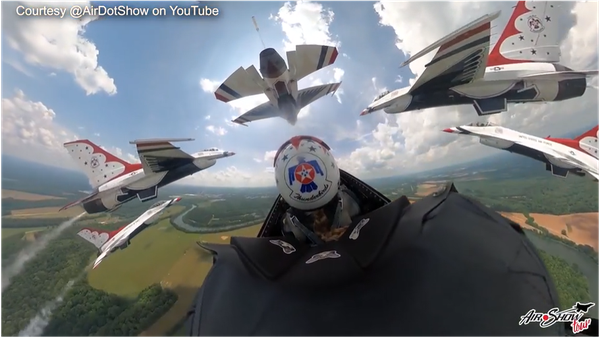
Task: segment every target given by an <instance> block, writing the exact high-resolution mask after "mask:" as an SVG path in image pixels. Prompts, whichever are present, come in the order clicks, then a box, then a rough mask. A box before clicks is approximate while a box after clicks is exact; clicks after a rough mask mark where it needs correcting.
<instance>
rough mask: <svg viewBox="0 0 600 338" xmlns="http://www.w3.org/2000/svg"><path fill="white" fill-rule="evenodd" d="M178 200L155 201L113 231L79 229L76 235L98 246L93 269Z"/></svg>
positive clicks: (124, 245) (177, 198)
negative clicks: (140, 213) (134, 217)
mask: <svg viewBox="0 0 600 338" xmlns="http://www.w3.org/2000/svg"><path fill="white" fill-rule="evenodd" d="M180 200H181V198H180V197H176V198H173V199H170V200H166V201H160V202H157V203H155V204H154V205H152V206H151V207H150V208H149V209H148V210H147V211H146V212H144V213H143V214H142V215H141V216H140V217H138V218H137V219H135V220H134V221H133V222H131V223H129V224H127V225H125V226H123V227H121V228H120V229H118V230H115V231H104V230H96V229H91V228H83V229H81V230H80V231H79V232H78V233H77V235H78V236H79V237H81V238H83V239H85V240H86V241H88V242H90V243H92V244H93V245H94V246H95V247H96V248H98V258H96V261H95V262H94V266H93V269H95V268H96V267H97V266H98V264H100V263H101V262H102V261H103V260H104V259H105V258H106V257H108V255H110V254H111V253H113V252H115V251H116V250H117V249H125V248H126V247H127V246H128V245H129V244H130V241H131V239H132V238H133V237H135V236H136V235H137V234H139V233H140V232H141V231H142V230H144V229H145V228H146V227H147V226H149V225H151V224H153V223H154V222H156V221H157V220H158V218H159V217H160V215H162V213H163V212H164V211H165V209H166V208H168V207H170V206H171V205H173V204H174V203H177V202H179V201H180Z"/></svg>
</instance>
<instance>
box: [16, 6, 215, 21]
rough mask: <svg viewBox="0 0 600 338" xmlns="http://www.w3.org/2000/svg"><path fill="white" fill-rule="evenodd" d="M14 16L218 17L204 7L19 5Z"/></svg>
mask: <svg viewBox="0 0 600 338" xmlns="http://www.w3.org/2000/svg"><path fill="white" fill-rule="evenodd" d="M16 14H17V16H20V17H55V18H60V19H63V18H73V19H81V18H84V17H87V16H91V17H111V16H113V17H144V16H153V17H161V16H165V17H166V16H179V17H206V16H219V14H220V12H219V9H218V8H216V7H210V6H206V5H204V6H203V5H191V6H189V7H181V6H178V5H169V6H165V7H154V8H150V7H135V6H130V5H115V6H105V5H99V6H92V5H71V6H52V5H45V6H25V5H19V6H17V8H16Z"/></svg>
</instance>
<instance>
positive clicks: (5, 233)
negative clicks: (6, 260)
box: [2, 227, 46, 239]
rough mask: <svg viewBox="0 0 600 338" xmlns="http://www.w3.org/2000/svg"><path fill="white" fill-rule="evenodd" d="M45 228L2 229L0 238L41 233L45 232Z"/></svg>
mask: <svg viewBox="0 0 600 338" xmlns="http://www.w3.org/2000/svg"><path fill="white" fill-rule="evenodd" d="M45 229H46V227H36V228H2V238H3V239H4V238H7V237H10V236H13V235H16V234H22V235H25V233H26V232H29V231H41V230H45Z"/></svg>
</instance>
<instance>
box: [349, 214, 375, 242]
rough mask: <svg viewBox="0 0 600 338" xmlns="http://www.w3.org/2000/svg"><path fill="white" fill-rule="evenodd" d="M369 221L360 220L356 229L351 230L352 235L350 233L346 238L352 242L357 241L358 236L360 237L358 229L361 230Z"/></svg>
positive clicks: (368, 219) (366, 219)
mask: <svg viewBox="0 0 600 338" xmlns="http://www.w3.org/2000/svg"><path fill="white" fill-rule="evenodd" d="M370 220H371V219H370V218H363V219H361V220H360V222H358V224H357V225H356V227H354V230H352V233H350V236H348V238H350V239H351V240H353V241H355V240H357V239H358V236H360V229H362V228H363V227H364V226H365V225H366V224H367V223H369V221H370Z"/></svg>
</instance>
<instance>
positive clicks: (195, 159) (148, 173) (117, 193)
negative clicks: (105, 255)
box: [60, 138, 235, 214]
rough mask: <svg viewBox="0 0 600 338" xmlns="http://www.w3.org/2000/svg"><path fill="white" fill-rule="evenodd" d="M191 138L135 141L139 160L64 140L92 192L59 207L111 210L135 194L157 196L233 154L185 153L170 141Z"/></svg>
mask: <svg viewBox="0 0 600 338" xmlns="http://www.w3.org/2000/svg"><path fill="white" fill-rule="evenodd" d="M193 140H194V139H191V138H188V139H147V140H135V141H131V142H129V143H130V144H135V145H136V148H137V152H138V155H139V157H140V160H141V163H135V164H132V163H129V162H127V161H125V160H122V159H120V158H118V157H116V156H114V155H113V154H111V153H109V152H108V151H106V150H104V149H102V148H100V147H99V146H97V145H96V144H94V143H92V142H91V141H90V140H77V141H72V142H67V143H65V144H64V147H65V148H66V149H67V151H68V152H69V155H71V157H72V158H73V159H74V160H75V161H76V162H77V164H78V165H79V167H80V168H81V169H82V170H83V171H84V172H85V174H86V175H87V177H88V179H89V181H90V184H91V185H92V187H93V188H94V191H93V192H92V193H91V194H90V195H88V196H86V197H83V198H81V199H79V200H77V201H74V202H71V203H69V204H67V205H66V206H64V207H63V208H62V209H60V210H65V209H68V208H71V207H73V206H76V205H80V204H81V205H82V207H83V209H84V210H85V211H86V212H87V213H88V214H95V213H99V212H104V211H109V212H110V211H114V210H115V209H116V208H118V207H120V206H121V205H122V204H123V203H126V202H128V201H130V200H132V199H134V198H135V197H136V196H137V197H138V199H139V200H140V201H142V202H146V201H149V200H152V199H155V198H156V197H158V188H160V187H162V186H165V185H167V184H170V183H173V182H175V181H177V180H180V179H182V178H184V177H186V176H189V175H193V174H195V173H197V172H198V171H201V170H204V169H206V168H210V167H212V166H213V165H215V163H217V160H218V159H220V158H224V157H230V156H233V155H235V153H234V152H231V151H224V150H220V149H217V148H210V149H204V150H203V151H201V152H197V153H194V154H188V153H186V152H184V151H182V150H180V149H179V148H178V147H175V146H174V145H173V144H171V142H179V141H193Z"/></svg>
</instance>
